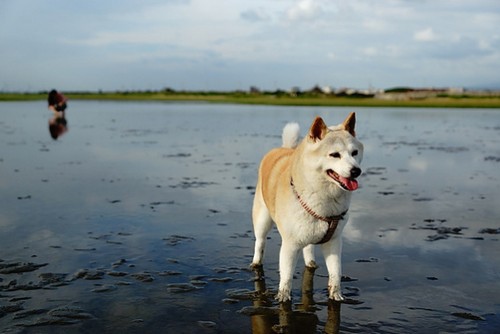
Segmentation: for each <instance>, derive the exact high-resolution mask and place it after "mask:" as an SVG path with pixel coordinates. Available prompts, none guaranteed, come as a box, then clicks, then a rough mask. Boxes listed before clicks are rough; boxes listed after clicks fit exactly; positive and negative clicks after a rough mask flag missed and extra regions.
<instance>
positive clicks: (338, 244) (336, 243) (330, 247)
mask: <svg viewBox="0 0 500 334" xmlns="http://www.w3.org/2000/svg"><path fill="white" fill-rule="evenodd" d="M321 249H322V251H323V255H324V256H325V262H326V267H327V269H328V297H329V298H330V299H333V300H336V301H342V300H344V296H342V291H341V287H340V280H341V277H342V263H341V253H342V238H341V237H340V236H337V237H336V238H332V239H331V240H330V241H329V242H327V243H325V244H323V245H322V247H321Z"/></svg>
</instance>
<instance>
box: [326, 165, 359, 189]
mask: <svg viewBox="0 0 500 334" xmlns="http://www.w3.org/2000/svg"><path fill="white" fill-rule="evenodd" d="M326 173H327V174H328V176H330V177H331V178H332V179H334V180H335V181H337V183H338V184H339V185H340V186H341V187H342V188H344V189H345V190H348V191H354V190H356V189H358V181H356V180H355V179H348V178H345V177H343V176H340V175H339V174H337V173H335V172H334V171H333V170H332V169H329V170H327V171H326Z"/></svg>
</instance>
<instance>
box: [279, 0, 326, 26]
mask: <svg viewBox="0 0 500 334" xmlns="http://www.w3.org/2000/svg"><path fill="white" fill-rule="evenodd" d="M321 12H322V8H321V6H320V5H319V3H318V2H317V1H316V0H300V1H298V2H297V3H295V4H294V5H293V6H292V7H291V8H289V9H288V11H287V18H288V19H289V20H290V21H302V20H312V19H314V18H316V17H317V16H318V15H320V14H321Z"/></svg>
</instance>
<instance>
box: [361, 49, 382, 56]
mask: <svg viewBox="0 0 500 334" xmlns="http://www.w3.org/2000/svg"><path fill="white" fill-rule="evenodd" d="M362 52H363V54H364V55H365V56H368V57H374V56H377V55H378V50H377V48H374V47H367V48H364V49H363V50H362Z"/></svg>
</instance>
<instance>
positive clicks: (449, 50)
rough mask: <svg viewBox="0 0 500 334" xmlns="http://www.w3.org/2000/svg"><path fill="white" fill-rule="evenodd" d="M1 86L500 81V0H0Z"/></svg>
mask: <svg viewBox="0 0 500 334" xmlns="http://www.w3.org/2000/svg"><path fill="white" fill-rule="evenodd" d="M0 43H1V45H2V47H1V48H0V60H1V61H0V90H3V91H38V90H47V89H50V88H53V87H54V88H57V89H60V90H63V91H68V90H92V91H95V90H99V89H102V90H136V89H140V90H142V89H152V90H157V89H163V88H165V87H171V88H173V89H178V90H180V89H186V90H234V89H248V88H249V87H250V86H257V87H259V88H261V89H270V90H273V89H277V88H281V89H288V88H290V87H300V88H302V89H308V88H311V87H312V86H314V85H321V86H332V87H336V88H339V87H353V88H369V87H374V88H388V87H394V86H402V85H408V86H418V87H430V86H433V87H442V86H448V87H449V86H452V87H492V88H500V1H498V0H349V1H347V0H342V1H340V0H252V1H238V0H162V1H160V0H143V1H135V0H134V1H132V0H120V1H111V0H110V1H102V0H99V1H95V0H87V1H68V0H60V1H59V0H47V1H39V0H5V1H1V2H0Z"/></svg>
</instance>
